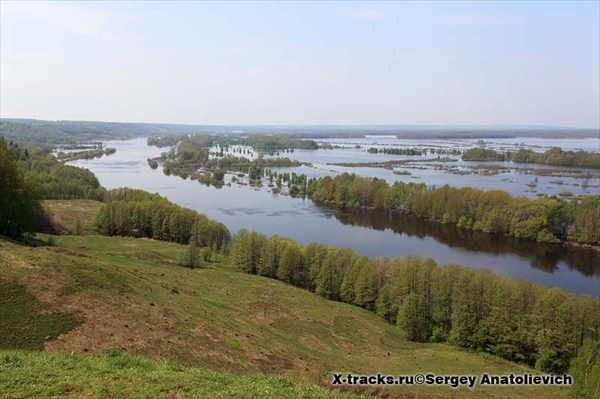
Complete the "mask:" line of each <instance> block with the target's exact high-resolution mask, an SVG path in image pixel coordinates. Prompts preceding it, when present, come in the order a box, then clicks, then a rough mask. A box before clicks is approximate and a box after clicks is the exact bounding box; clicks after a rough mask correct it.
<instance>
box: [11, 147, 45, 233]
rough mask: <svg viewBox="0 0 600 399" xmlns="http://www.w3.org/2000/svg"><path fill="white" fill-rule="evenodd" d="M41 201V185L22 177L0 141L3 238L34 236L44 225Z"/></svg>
mask: <svg viewBox="0 0 600 399" xmlns="http://www.w3.org/2000/svg"><path fill="white" fill-rule="evenodd" d="M41 198H42V193H41V190H40V188H39V185H38V184H36V183H35V182H34V181H33V178H32V177H30V176H28V177H25V176H24V175H23V172H22V171H21V169H20V168H19V166H18V165H17V161H16V159H15V156H14V154H13V152H12V151H11V150H10V149H9V148H8V144H7V143H6V141H4V139H0V234H1V235H4V236H8V237H12V238H19V237H21V236H22V235H23V234H25V233H31V232H34V231H35V230H36V229H37V228H38V227H39V226H40V225H41V223H42V221H43V214H44V213H43V210H42V206H41V203H40V200H41Z"/></svg>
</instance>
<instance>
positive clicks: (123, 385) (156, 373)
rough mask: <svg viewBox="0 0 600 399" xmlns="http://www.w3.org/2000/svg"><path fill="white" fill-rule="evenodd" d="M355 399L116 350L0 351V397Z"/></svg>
mask: <svg viewBox="0 0 600 399" xmlns="http://www.w3.org/2000/svg"><path fill="white" fill-rule="evenodd" d="M2 397H5V398H11V399H19V398H22V399H28V398H39V399H42V398H73V397H85V398H98V399H111V398H115V399H116V398H127V399H131V398H148V399H149V398H165V399H175V398H177V399H184V398H256V399H261V398H275V399H279V398H291V399H293V398H321V399H335V398H339V399H343V398H347V399H351V398H358V397H357V396H351V395H348V394H342V393H336V392H332V391H328V390H326V389H324V388H320V387H317V386H314V385H308V384H299V383H295V382H291V381H289V380H286V379H284V378H281V377H266V376H243V375H232V374H229V373H222V372H216V371H212V370H208V369H205V368H187V367H181V366H178V365H176V364H174V363H169V362H156V361H151V360H149V359H146V358H142V357H139V356H131V355H127V354H124V353H120V352H111V353H107V354H103V355H93V356H92V355H81V354H61V353H50V352H23V351H0V398H2Z"/></svg>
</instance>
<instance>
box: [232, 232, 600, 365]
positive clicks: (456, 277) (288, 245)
mask: <svg viewBox="0 0 600 399" xmlns="http://www.w3.org/2000/svg"><path fill="white" fill-rule="evenodd" d="M230 257H231V259H232V261H233V262H234V263H235V264H237V265H238V266H239V267H240V268H241V269H242V270H243V271H245V272H247V273H252V274H258V275H261V276H265V277H271V278H276V279H278V280H281V281H284V282H286V283H289V284H293V285H296V286H298V287H302V288H306V289H308V290H310V291H313V292H316V293H317V294H319V295H321V296H322V297H324V298H327V299H331V300H335V301H342V302H347V303H351V304H354V305H357V306H361V307H363V308H365V309H368V310H371V311H374V312H376V313H377V314H379V315H380V316H382V317H384V318H385V319H386V320H388V321H389V322H390V323H393V324H396V325H398V326H400V327H401V328H402V330H403V331H404V332H405V334H406V336H407V337H408V338H409V339H411V340H413V341H419V342H427V341H434V342H449V343H451V344H453V345H457V346H460V347H463V348H468V349H472V350H477V351H484V352H489V353H492V354H495V355H497V356H500V357H503V358H505V359H509V360H512V361H517V362H522V363H526V364H528V365H531V366H536V367H537V368H538V369H540V370H543V371H548V372H555V373H562V372H565V371H566V370H567V369H568V367H569V363H570V360H571V359H572V358H573V357H574V356H575V355H576V353H577V348H578V347H580V346H581V345H582V344H583V342H584V340H585V339H586V338H591V339H593V340H598V339H599V337H600V301H599V300H598V299H594V298H592V297H591V296H588V295H582V296H575V295H574V294H572V293H570V292H566V291H564V290H561V289H558V288H547V287H543V286H539V285H536V284H533V283H530V282H527V281H522V280H518V281H517V280H511V279H509V278H503V277H499V276H497V275H495V274H493V273H492V272H490V271H487V270H473V269H468V268H463V267H459V266H444V267H438V266H437V265H436V264H435V262H434V261H432V260H430V259H421V258H418V257H407V258H396V259H392V260H390V259H387V258H367V257H365V256H359V255H357V254H355V253H354V252H353V251H352V250H351V249H349V248H335V247H327V246H324V245H320V244H316V243H312V244H308V245H306V246H300V245H298V244H296V243H295V242H294V241H292V240H289V239H287V238H283V237H280V236H277V235H274V236H271V237H265V236H264V235H262V234H259V233H256V232H249V231H246V230H240V231H239V232H238V233H237V234H236V235H235V236H234V237H233V239H232V243H231V252H230Z"/></svg>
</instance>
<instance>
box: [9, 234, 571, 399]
mask: <svg viewBox="0 0 600 399" xmlns="http://www.w3.org/2000/svg"><path fill="white" fill-rule="evenodd" d="M40 237H41V238H42V239H46V238H47V236H43V235H42V236H40ZM55 240H56V246H55V247H44V246H42V247H37V248H31V247H24V246H20V245H17V244H14V243H10V242H7V241H0V259H2V260H3V264H2V268H0V281H1V282H2V284H3V285H4V287H3V288H2V289H1V290H0V295H1V298H0V299H1V302H2V304H3V308H4V309H8V311H3V312H5V314H7V315H9V316H8V317H7V318H6V319H4V313H3V314H2V315H1V316H3V321H4V320H7V321H8V322H6V323H3V324H4V325H5V327H4V328H6V329H7V330H9V331H14V330H17V326H18V330H17V331H36V333H35V334H22V335H21V334H12V335H7V334H0V337H2V338H0V347H2V348H5V349H6V348H25V349H27V348H31V349H36V348H40V347H44V348H45V349H47V350H51V351H61V352H90V353H104V352H106V351H110V350H115V349H116V350H120V351H126V352H129V353H132V354H140V355H144V356H147V357H150V358H152V359H161V360H162V359H166V360H170V361H173V362H176V363H178V364H180V365H184V366H193V367H202V368H208V369H211V370H217V371H223V372H234V373H244V374H253V375H260V374H278V375H283V376H286V377H288V378H291V379H294V380H296V381H300V382H310V383H318V384H321V385H324V386H327V385H328V384H329V383H330V381H331V374H332V373H333V372H336V371H338V372H353V373H361V374H373V373H378V372H379V373H386V374H392V375H397V374H414V373H428V372H433V373H437V374H477V375H479V374H481V373H482V372H488V373H490V374H508V373H511V372H513V373H523V372H533V370H531V369H529V368H527V367H524V366H520V365H515V364H512V363H509V362H506V361H502V360H500V359H497V358H494V357H492V356H487V355H480V354H473V353H468V352H464V351H460V350H458V349H456V348H453V347H450V346H447V345H443V344H420V343H414V342H409V341H407V340H405V339H404V338H403V337H402V335H401V334H400V333H399V331H398V330H397V329H396V328H395V327H394V326H391V325H389V324H387V323H386V322H385V321H383V320H382V319H380V318H379V317H377V316H375V315H374V314H372V313H370V312H368V311H366V310H363V309H359V308H357V307H354V306H351V305H347V304H342V303H337V302H331V301H327V300H325V299H323V298H321V297H319V296H317V295H314V294H312V293H309V292H307V291H304V290H301V289H298V288H294V287H291V286H288V285H285V284H283V283H281V282H278V281H275V280H271V279H266V278H262V277H258V276H253V275H248V274H245V273H241V272H237V271H236V270H235V269H234V268H233V267H232V266H231V265H229V264H227V263H226V262H225V261H222V262H221V263H213V264H211V265H210V267H206V268H203V269H196V270H191V269H186V268H183V267H181V266H179V265H178V264H177V260H178V259H179V257H180V256H181V254H182V253H183V252H184V250H185V247H183V246H180V245H176V244H170V243H164V242H156V241H152V240H145V239H130V238H109V237H101V236H60V237H55ZM5 287H10V289H5ZM7 293H8V294H7ZM22 315H29V317H23V316H22ZM41 316H44V317H46V319H44V317H41ZM51 320H55V322H52V321H51ZM56 325H58V327H57V326H56ZM61 333H62V334H61ZM59 334H60V335H59ZM11 356H16V357H17V358H22V360H21V361H22V362H23V363H24V364H31V367H37V366H36V364H38V363H39V367H48V368H50V369H52V367H51V364H52V362H54V361H55V362H59V363H60V362H63V360H64V359H66V358H60V357H53V355H46V356H47V357H44V356H41V357H39V358H36V355H31V357H28V356H29V355H25V354H12V355H11ZM5 358H6V356H5ZM60 359H63V360H60ZM74 359H76V360H77V359H85V360H82V362H83V363H82V364H83V365H84V366H82V367H87V366H85V365H89V364H93V363H94V362H98V367H99V368H100V369H102V367H104V369H105V370H106V371H105V372H106V373H112V371H108V369H109V366H110V362H111V360H110V357H106V356H105V357H99V358H90V359H88V358H85V357H75V358H74ZM127 359H128V358H127ZM70 361H71V360H64V362H66V363H65V364H67V366H68V362H70ZM78 361H79V360H77V361H76V362H75V361H74V362H75V363H72V364H74V365H75V364H77V362H78ZM126 361H129V360H126ZM61 364H62V363H61ZM144 364H148V366H147V367H148V368H149V370H150V371H151V374H152V375H153V378H154V379H152V381H159V380H161V379H162V376H161V375H160V374H159V373H160V372H162V371H163V370H168V368H169V367H171V366H166V365H150V364H149V363H144ZM65 367H66V366H65ZM73 367H76V366H73ZM11 370H12V369H11ZM10 372H11V373H16V372H17V371H14V370H12V371H10ZM114 372H115V374H114V376H113V377H114V378H115V379H116V380H117V381H118V380H119V379H120V378H124V379H126V380H128V381H133V380H135V379H136V378H142V377H143V375H142V374H135V371H131V373H132V374H131V375H125V374H119V373H122V372H124V371H123V370H121V371H119V370H118V369H116V370H115V371H114ZM185 373H187V374H185ZM194 373H196V371H185V372H184V374H185V375H186V376H188V377H185V378H191V377H190V376H192V375H194ZM23 375H24V376H26V373H24V374H23ZM56 378H58V377H56ZM111 378H112V377H111ZM224 378H225V377H224ZM227 378H231V377H227ZM240 378H241V377H240ZM247 378H248V377H243V381H248V382H249V381H251V380H250V379H247ZM143 380H144V378H142V381H143ZM260 381H274V380H260ZM132 384H134V382H132ZM148 385H149V384H148ZM183 385H185V384H183ZM259 385H260V384H259ZM132 386H133V385H132ZM13 388H14V389H21V387H18V386H17V387H13ZM13 388H10V387H9V389H13ZM131 389H134V388H133V387H132V388H131ZM136 389H137V388H136ZM140 389H141V388H140ZM148 389H150V388H148ZM152 389H154V387H153V388H152ZM165 389H166V390H165V391H161V392H164V393H166V392H167V391H168V389H169V388H165ZM182 389H183V388H182ZM207 389H209V388H207ZM232 389H233V388H232ZM235 389H238V388H235ZM239 389H241V390H243V387H240V388H239ZM273 389H275V388H273ZM298 389H301V388H298ZM302 389H303V388H302ZM3 390H4V389H3ZM16 392H21V391H19V390H17V391H16ZM23 392H25V391H23ZM85 392H87V391H85ZM132 392H134V393H135V395H137V393H136V392H137V391H132ZM359 392H367V393H382V394H383V393H384V390H383V389H381V388H374V387H373V388H369V389H363V390H361V391H359ZM387 394H389V395H391V397H419V398H427V397H440V398H448V397H452V398H462V397H465V398H467V397H471V398H475V397H477V398H481V397H489V398H492V397H498V396H502V397H511V398H545V397H556V398H560V397H565V396H566V394H567V390H566V389H564V388H556V387H538V388H519V387H506V388H501V389H500V388H495V389H494V388H489V387H477V388H475V389H473V390H468V389H466V388H463V389H459V390H451V389H450V388H447V387H438V388H434V387H425V386H418V387H398V388H393V389H390V390H389V391H388V392H387ZM414 395H416V396H414ZM26 396H27V395H26ZM125 396H127V395H125ZM200 396H202V395H200ZM209 396H212V395H209ZM248 396H251V395H250V393H249V394H248ZM175 397H179V396H175ZM181 397H185V396H181ZM305 397H312V395H309V394H307V395H305Z"/></svg>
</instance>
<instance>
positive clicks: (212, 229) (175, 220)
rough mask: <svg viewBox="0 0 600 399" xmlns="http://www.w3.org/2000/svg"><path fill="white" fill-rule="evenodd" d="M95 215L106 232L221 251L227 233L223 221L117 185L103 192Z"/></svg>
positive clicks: (225, 242) (225, 244) (100, 227)
mask: <svg viewBox="0 0 600 399" xmlns="http://www.w3.org/2000/svg"><path fill="white" fill-rule="evenodd" d="M103 200H104V202H105V205H104V206H103V207H102V208H100V210H99V211H98V214H97V215H96V221H95V225H96V228H97V230H98V232H99V233H100V234H102V235H108V236H132V237H148V238H154V239H157V240H163V241H171V242H176V243H179V244H189V243H190V242H193V243H194V244H195V245H196V246H197V247H199V248H203V247H208V248H210V249H211V250H218V251H221V250H223V249H225V247H226V246H227V244H228V242H229V238H230V234H229V230H228V229H227V227H225V225H224V224H222V223H219V222H215V221H213V220H210V219H208V218H207V217H206V216H204V215H202V214H199V213H198V212H196V211H193V210H191V209H187V208H183V207H181V206H179V205H176V204H174V203H172V202H170V201H169V200H167V199H166V198H163V197H161V196H160V195H158V194H150V193H148V192H146V191H142V190H134V189H129V188H119V189H114V190H109V191H107V192H106V193H105V194H104V198H103Z"/></svg>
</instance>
